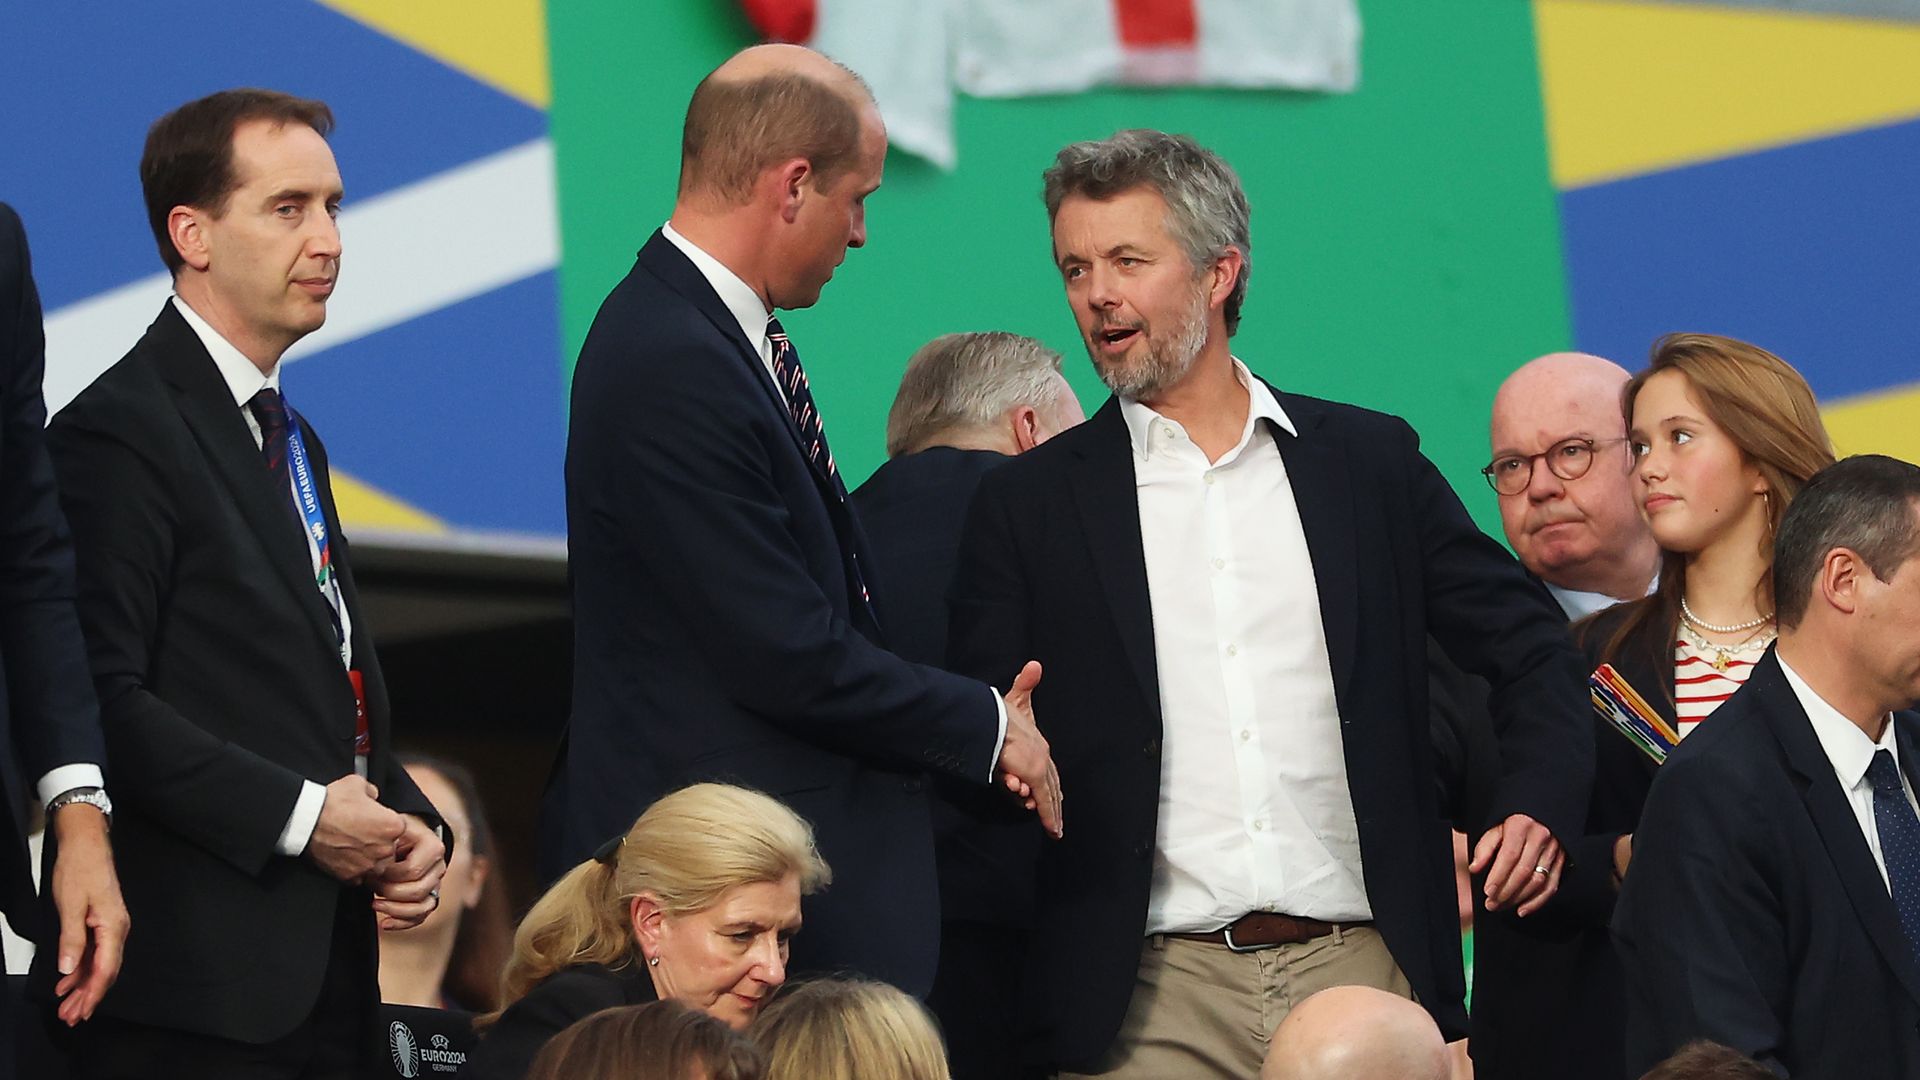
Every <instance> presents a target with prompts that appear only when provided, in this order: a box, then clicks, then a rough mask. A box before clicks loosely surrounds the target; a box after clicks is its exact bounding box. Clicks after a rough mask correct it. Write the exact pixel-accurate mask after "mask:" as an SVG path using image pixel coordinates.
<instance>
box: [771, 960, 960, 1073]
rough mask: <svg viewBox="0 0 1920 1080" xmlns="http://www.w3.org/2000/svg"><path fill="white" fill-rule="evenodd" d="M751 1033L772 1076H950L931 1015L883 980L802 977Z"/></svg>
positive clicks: (945, 1055)
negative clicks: (805, 979) (763, 1054)
mask: <svg viewBox="0 0 1920 1080" xmlns="http://www.w3.org/2000/svg"><path fill="white" fill-rule="evenodd" d="M753 1037H754V1041H756V1042H758V1043H759V1044H760V1046H761V1047H762V1048H763V1049H765V1050H766V1052H767V1061H768V1067H767V1080H948V1074H947V1053H946V1048H945V1047H944V1046H942V1045H941V1042H940V1034H939V1032H937V1031H935V1030H934V1027H933V1019H932V1017H930V1016H928V1015H927V1010H926V1009H925V1008H923V1007H922V1006H921V1004H920V1003H919V1002H917V1001H915V1000H914V999H913V998H911V997H908V996H907V995H906V994H905V993H903V992H902V991H899V990H896V989H894V988H893V987H891V986H888V985H887V984H885V983H878V982H869V981H866V980H864V979H819V980H816V981H813V982H808V983H802V984H801V985H799V986H796V987H794V988H793V989H792V990H790V991H788V992H787V993H785V994H782V995H781V996H780V1000H778V1001H776V1002H774V1003H773V1004H772V1005H770V1006H768V1007H767V1011H766V1014H765V1015H764V1016H762V1017H761V1018H760V1020H759V1022H758V1023H756V1024H755V1025H754V1028H753Z"/></svg>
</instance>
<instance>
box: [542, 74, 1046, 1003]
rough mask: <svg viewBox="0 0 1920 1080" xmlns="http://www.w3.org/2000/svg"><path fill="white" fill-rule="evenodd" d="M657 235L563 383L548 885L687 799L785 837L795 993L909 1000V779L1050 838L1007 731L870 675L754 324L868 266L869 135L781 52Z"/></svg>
mask: <svg viewBox="0 0 1920 1080" xmlns="http://www.w3.org/2000/svg"><path fill="white" fill-rule="evenodd" d="M682 149H683V158H682V165H681V176H680V191H679V196H678V198H677V200H676V202H675V205H674V209H673V216H672V219H671V220H670V221H669V222H668V223H667V224H666V225H665V226H663V227H662V228H661V229H660V231H659V232H657V233H656V234H655V235H654V236H653V237H652V238H651V239H649V240H648V241H647V244H646V246H645V247H644V248H643V249H642V250H641V251H640V253H639V256H638V262H637V263H636V264H635V266H634V268H633V270H632V272H631V273H629V274H628V275H627V277H626V278H625V280H623V281H622V282H621V283H620V284H619V285H618V286H617V287H615V289H614V290H613V292H612V294H611V295H610V296H608V298H607V300H606V302H605V304H603V305H602V307H601V309H600V313H599V315H598V317H597V318H596V319H595V320H594V324H593V329H592V331H591V332H590V333H589V334H588V335H587V340H586V343H585V345H584V347H583V348H582V349H581V352H580V362H579V364H578V366H577V367H576V368H575V371H574V382H573V399H572V400H573V412H572V426H571V430H570V433H569V436H568V447H567V524H568V542H569V545H570V556H571V565H572V574H573V602H574V635H575V660H574V663H575V670H574V699H573V716H572V721H571V725H570V728H569V735H568V742H567V746H566V749H565V750H564V751H563V753H562V756H561V760H560V761H559V763H558V765H557V766H556V774H555V777H554V785H553V788H552V790H551V792H550V802H549V814H550V815H551V817H550V824H551V825H557V826H558V836H557V837H550V845H549V849H548V850H547V852H546V853H545V855H546V858H545V859H544V860H543V862H544V863H545V866H544V869H546V870H547V871H548V872H549V873H557V872H558V871H559V870H561V869H564V868H565V867H567V866H570V865H572V864H573V863H576V862H578V861H580V860H582V859H584V858H586V857H587V856H588V854H589V853H590V852H592V851H593V850H594V848H595V847H596V846H597V845H599V844H600V843H601V842H602V841H604V840H606V839H607V838H608V837H611V836H618V835H620V834H621V833H623V832H624V831H625V830H626V829H627V828H628V827H629V826H630V825H631V824H632V822H633V820H634V818H635V817H636V816H637V815H638V814H639V813H640V811H641V810H643V809H645V808H646V806H647V805H648V804H649V803H650V802H652V801H653V800H654V799H656V798H658V797H659V796H661V795H662V794H665V793H666V792H669V791H672V790H674V789H675V788H678V787H681V786H683V785H685V784H688V783H691V782H694V781H699V780H709V779H711V780H725V781H731V782H735V783H740V784H744V785H747V786H749V787H754V788H758V789H760V790H763V791H766V792H768V793H770V794H772V795H774V796H776V797H778V798H780V799H781V800H782V801H784V802H786V803H787V804H789V805H790V806H792V807H793V808H794V809H795V810H796V811H798V812H799V813H800V814H802V815H803V816H805V817H806V818H807V819H808V820H809V821H811V822H812V823H813V825H814V828H815V833H816V836H817V837H818V840H819V844H820V849H821V853H822V854H823V855H824V856H825V857H826V859H827V861H828V863H829V864H830V865H831V866H832V868H833V875H834V880H833V886H832V888H831V889H830V890H828V891H827V892H826V893H825V894H824V895H822V896H819V897H815V898H812V899H810V900H809V901H808V903H807V907H806V930H805V932H803V933H802V934H800V935H799V936H798V937H797V938H796V939H795V943H794V953H793V963H794V965H795V966H796V967H798V968H801V969H811V970H836V969H851V970H854V971H859V972H862V973H865V974H867V975H871V976H875V977H878V978H882V979H885V980H887V981H889V982H893V983H895V984H896V985H899V986H901V987H902V988H904V989H907V990H909V991H912V992H914V993H919V994H924V993H925V992H926V990H927V989H928V987H929V986H930V985H931V982H932V978H933V969H934V962H935V959H936V954H937V952H938V947H937V942H938V940H939V918H940V915H939V902H938V894H937V892H936V889H935V884H934V870H933V838H932V826H931V819H930V810H929V803H928V795H927V792H926V775H927V774H928V773H941V774H947V775H952V776H955V777H959V778H962V779H966V780H970V781H972V782H973V783H976V784H981V785H985V784H989V783H1002V784H1004V785H1005V786H1007V787H1008V788H1009V789H1011V790H1013V791H1015V792H1016V793H1018V794H1019V795H1020V796H1021V797H1022V798H1023V799H1024V800H1025V801H1026V802H1027V803H1028V805H1029V806H1031V807H1033V808H1034V809H1036V810H1037V811H1038V812H1039V815H1040V819H1041V821H1042V823H1043V824H1045V825H1046V826H1047V827H1048V828H1049V829H1051V830H1053V831H1055V832H1056V833H1057V832H1058V831H1059V829H1060V787H1059V781H1058V778H1057V776H1056V775H1055V773H1054V770H1053V763H1052V758H1051V757H1050V755H1049V753H1048V750H1047V746H1046V742H1045V740H1044V739H1042V738H1041V737H1040V734H1039V731H1038V729H1037V728H1036V727H1035V726H1034V722H1033V713H1032V709H1031V707H1030V705H1029V700H1030V697H1031V694H1032V689H1033V686H1034V685H1035V684H1036V683H1037V682H1038V680H1039V677H1040V672H1039V668H1038V665H1030V666H1028V667H1027V669H1026V670H1025V671H1023V672H1022V673H1021V674H1020V676H1019V677H1018V678H1017V679H1014V680H1012V681H1011V682H1010V683H1009V688H1008V691H1007V693H1006V694H1005V696H1004V698H1003V697H1002V696H1001V695H999V694H998V693H996V692H995V691H994V689H993V688H991V687H989V686H987V685H986V684H984V683H980V682H975V681H973V680H970V679H963V678H959V677H957V676H953V675H949V674H947V673H945V672H943V671H940V670H938V669H936V668H932V667H927V666H924V665H920V664H914V663H910V662H908V661H905V660H902V659H900V658H899V657H897V656H895V655H894V654H892V653H891V652H889V651H887V648H886V639H885V637H884V636H883V634H882V630H881V626H880V621H879V619H878V617H876V615H875V613H874V604H873V602H872V598H871V595H870V593H869V591H868V580H867V568H868V567H869V566H870V565H871V563H870V560H869V559H867V558H866V544H865V539H864V537H863V536H862V535H861V532H860V528H859V525H858V522H857V520H856V518H855V516H854V513H853V510H852V508H851V507H850V506H849V504H848V502H847V497H846V488H845V486H844V484H843V483H842V481H841V479H840V475H839V472H838V470H837V468H836V467H835V465H834V460H833V454H832V452H831V450H830V449H829V448H828V443H827V434H826V430H825V427H824V425H823V423H822V421H821V418H820V415H819V413H818V412H817V411H816V410H815V407H814V401H813V394H812V391H811V389H810V388H809V386H808V383H807V378H806V375H805V374H804V372H803V370H802V368H801V366H800V359H799V352H798V350H797V349H796V348H795V345H794V343H793V342H792V341H791V340H790V339H789V338H788V337H787V335H786V333H785V331H784V329H783V328H782V326H781V325H780V321H779V320H778V319H777V318H775V317H774V315H773V313H774V311H775V310H776V309H780V308H788V309H791V308H801V307H808V306H811V305H812V304H813V303H814V302H815V301H816V300H818V299H819V296H820V291H821V288H822V287H823V286H824V285H825V284H826V282H827V280H828V279H829V278H830V277H832V276H833V271H834V268H835V267H837V266H838V265H839V263H840V261H841V260H842V259H843V258H845V257H846V253H847V249H849V248H856V247H860V246H862V245H863V244H864V243H865V242H866V220H865V211H864V202H865V199H866V197H867V196H868V195H870V194H871V193H872V192H873V191H874V190H875V189H876V188H878V187H879V185H880V179H881V173H882V170H883V167H884V163H885V157H886V132H885V129H884V127H883V126H882V124H881V121H880V114H879V111H878V109H876V108H875V106H874V104H873V100H872V97H871V95H870V94H869V93H868V91H867V90H866V88H865V87H864V86H863V85H862V84H861V83H860V81H859V80H858V78H857V77H856V76H854V75H853V74H852V73H851V72H849V71H847V70H846V69H844V68H842V67H840V66H838V65H836V64H834V63H833V62H831V61H829V60H827V59H826V58H825V57H822V56H820V55H819V54H817V53H814V52H811V51H809V50H807V49H802V48H799V47H796V46H790V45H767V46H758V47H755V48H752V49H748V50H746V51H745V52H742V53H740V54H739V55H737V56H735V57H734V58H732V59H731V60H729V61H728V62H727V63H725V64H723V65H722V66H721V67H720V68H719V69H718V70H716V71H715V72H713V74H711V75H709V76H708V77H707V78H706V79H705V80H703V81H702V82H701V84H700V85H699V87H698V88H696V89H695V91H694V94H693V98H692V101H691V102H690V103H689V105H688V109H687V120H686V129H685V133H684V137H683V141H682Z"/></svg>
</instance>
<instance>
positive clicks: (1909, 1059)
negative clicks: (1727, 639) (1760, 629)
mask: <svg viewBox="0 0 1920 1080" xmlns="http://www.w3.org/2000/svg"><path fill="white" fill-rule="evenodd" d="M1893 723H1894V729H1895V737H1896V738H1897V739H1898V741H1899V746H1900V765H1901V768H1903V769H1904V770H1905V771H1906V773H1907V779H1908V782H1909V783H1914V784H1915V785H1916V786H1920V779H1917V778H1920V768H1917V767H1920V716H1915V715H1914V714H1912V713H1896V714H1894V718H1893ZM1613 937H1614V942H1615V945H1616V946H1617V948H1618V950H1619V954H1620V964H1621V967H1622V969H1623V971H1624V973H1625V977H1626V993H1627V1035H1626V1042H1627V1051H1626V1056H1627V1071H1626V1073H1625V1074H1624V1075H1626V1076H1629V1077H1632V1076H1638V1075H1640V1074H1641V1073H1642V1072H1644V1071H1645V1070H1646V1069H1648V1068H1651V1067H1652V1066H1653V1065H1654V1064H1655V1063H1656V1062H1658V1061H1660V1060H1662V1059H1663V1058H1665V1057H1666V1056H1667V1055H1669V1054H1671V1053H1673V1051H1675V1050H1676V1049H1678V1048H1679V1047H1680V1046H1681V1045H1682V1044H1684V1043H1686V1042H1687V1041H1688V1040H1691V1039H1712V1040H1714V1041H1715V1042H1719V1043H1724V1044H1726V1045H1728V1046H1731V1047H1733V1048H1734V1049H1735V1050H1738V1051H1740V1052H1741V1053H1743V1054H1748V1055H1750V1056H1752V1057H1755V1058H1757V1059H1759V1060H1760V1061H1761V1062H1762V1063H1764V1064H1766V1065H1768V1066H1770V1067H1771V1068H1772V1069H1773V1070H1774V1071H1775V1072H1777V1073H1779V1074H1781V1075H1782V1076H1791V1077H1794V1078H1796V1080H1829V1078H1831V1080H1843V1078H1844V1080H1852V1078H1854V1077H1869V1076H1871V1077H1910V1076H1920V965H1916V963H1915V959H1914V949H1913V946H1912V945H1911V944H1909V943H1908V941H1907V938H1906V935H1905V933H1904V932H1903V931H1902V930H1901V928H1900V917H1899V914H1898V913H1897V912H1896V910H1895V909H1894V906H1893V899H1892V897H1891V896H1889V895H1888V893H1887V886H1886V882H1885V881H1884V880H1882V879H1881V877H1880V870H1879V868H1878V867H1877V866H1876V865H1875V864H1874V861H1873V853H1872V852H1871V851H1870V850H1869V849H1868V847H1867V841H1866V837H1865V836H1863V835H1862V834H1861V831H1860V823H1859V819H1857V818H1856V817H1854V814H1853V808H1852V807H1851V806H1850V805H1849V804H1848V802H1847V796H1846V793H1845V792H1844V791H1842V790H1841V788H1840V784H1839V781H1838V780H1837V779H1836V778H1835V777H1834V774H1833V763H1832V761H1831V759H1829V758H1828V757H1827V754H1826V751H1825V749H1823V748H1822V747H1821V745H1820V740H1819V737H1818V736H1816V735H1815V734H1814V731H1813V725H1812V723H1811V722H1810V721H1809V720H1808V719H1807V714H1806V710H1805V709H1804V708H1803V707H1802V706H1801V704H1800V699H1799V698H1798V697H1797V696H1796V695H1795V694H1794V692H1793V687H1792V686H1791V685H1789V684H1788V682H1787V677H1786V674H1785V673H1784V672H1783V671H1781V669H1780V662H1779V660H1778V659H1777V658H1776V657H1775V655H1774V652H1773V650H1771V649H1770V650H1768V652H1767V655H1766V657H1765V658H1764V659H1762V660H1761V661H1760V662H1759V663H1758V664H1756V665H1755V666H1754V669H1753V672H1752V674H1750V675H1749V676H1748V677H1747V683H1746V685H1745V686H1744V687H1742V688H1741V689H1740V690H1739V692H1737V693H1735V694H1734V695H1733V696H1732V697H1731V698H1728V699H1727V701H1726V702H1724V703H1723V704H1722V705H1721V706H1720V708H1719V709H1717V710H1715V711H1714V714H1713V716H1712V717H1711V718H1710V719H1709V720H1708V721H1707V722H1705V723H1703V724H1701V725H1700V727H1699V728H1698V729H1696V730H1695V731H1694V733H1693V734H1691V735H1689V736H1687V739H1686V741H1685V742H1683V743H1681V744H1680V747H1679V749H1677V750H1675V751H1674V752H1673V753H1672V754H1670V755H1669V756H1668V757H1667V762H1666V764H1665V765H1663V766H1661V767H1660V770H1659V774H1658V775H1657V776H1656V777H1655V778H1654V781H1653V789H1652V791H1651V792H1650V793H1649V794H1648V796H1647V804H1646V809H1645V811H1644V812H1643V813H1642V814H1641V819H1640V827H1639V831H1638V832H1636V833H1635V834H1634V845H1633V862H1632V864H1631V866H1630V867H1629V869H1628V872H1627V878H1626V882H1625V884H1623V885H1622V886H1621V889H1620V899H1619V903H1618V904H1617V905H1616V907H1615V910H1614V914H1613Z"/></svg>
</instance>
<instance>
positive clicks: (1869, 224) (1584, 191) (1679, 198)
mask: <svg viewBox="0 0 1920 1080" xmlns="http://www.w3.org/2000/svg"><path fill="white" fill-rule="evenodd" d="M1561 212H1562V221H1563V223H1564V227H1565V230H1566V260H1567V275H1568V281H1569V284H1570V287H1571V289H1570V291H1571V293H1572V302H1573V322H1574V336H1575V340H1576V341H1577V343H1578V346H1579V348H1581V349H1583V350H1585V351H1588V352H1594V353H1599V354H1600V355H1602V356H1608V357H1612V358H1613V359H1615V360H1618V361H1619V362H1620V363H1622V364H1624V365H1626V366H1627V367H1629V368H1636V367H1639V366H1641V365H1642V364H1643V363H1644V361H1645V359H1646V356H1647V349H1648V346H1649V345H1650V344H1651V343H1652V341H1653V339H1654V338H1655V337H1656V336H1658V335H1659V334H1662V333H1665V332H1668V331H1674V330H1699V331H1707V332H1712V333H1723V334H1730V335H1733V336H1734V337H1739V338H1743V339H1746V340H1750V341H1753V342H1754V343H1756V344H1759V345H1762V346H1764V347H1766V348H1768V349H1771V350H1772V351H1774V352H1776V353H1778V354H1780V355H1781V356H1783V357H1785V358H1786V359H1787V361H1788V362H1790V363H1792V364H1793V365H1794V366H1795V367H1797V368H1798V369H1799V370H1800V371H1801V372H1802V373H1803V374H1804V375H1806V377H1807V381H1808V382H1810V383H1811V384H1812V385H1813V388H1814V391H1815V392H1816V393H1817V394H1819V395H1820V397H1821V398H1822V399H1823V400H1827V399H1832V398H1837V397H1844V396H1848V395H1853V394H1859V393H1863V392H1869V391H1874V390H1881V389H1885V388H1888V387H1892V386H1898V385H1903V384H1909V383H1913V382H1915V381H1920V121H1915V122H1909V123H1902V124H1895V125H1891V126H1888V127H1882V128H1874V129H1871V130H1867V131H1862V132H1857V133H1853V134H1848V135H1840V136H1835V137H1832V138H1826V139H1819V140H1815V141H1812V142H1806V143H1799V144H1795V145H1792V146H1788V147H1784V148H1781V149H1777V150H1769V151H1765V152H1762V153H1756V154H1748V155H1743V156H1741V157H1737V158H1731V159H1728V160H1724V161H1717V162H1712V163H1709V164H1704V165H1698V166H1693V167H1689V168H1684V169H1676V170H1673V171H1671V172H1664V173H1657V174H1654V175H1651V176H1646V177H1639V178H1635V179H1631V180H1622V181H1619V182H1615V183H1609V184H1601V185H1597V186H1594V187H1589V188H1581V189H1576V190H1574V191H1570V192H1567V193H1565V194H1563V195H1562V196H1561Z"/></svg>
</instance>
